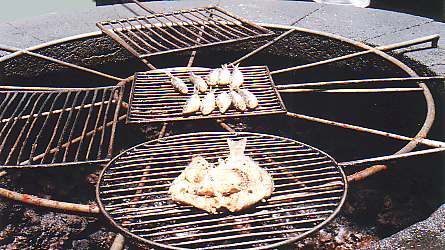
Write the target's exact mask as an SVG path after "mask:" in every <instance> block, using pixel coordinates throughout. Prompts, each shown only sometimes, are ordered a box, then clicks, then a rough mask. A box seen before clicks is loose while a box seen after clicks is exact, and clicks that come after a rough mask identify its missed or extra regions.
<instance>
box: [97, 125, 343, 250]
mask: <svg viewBox="0 0 445 250" xmlns="http://www.w3.org/2000/svg"><path fill="white" fill-rule="evenodd" d="M227 138H232V139H240V138H247V146H246V155H248V156H250V157H252V158H253V159H254V160H255V161H256V162H258V163H259V165H260V166H261V167H263V168H265V169H267V171H269V173H270V174H271V175H272V177H273V179H274V183H275V191H274V192H273V194H272V196H271V197H270V198H269V199H268V200H267V202H264V203H260V204H258V205H257V206H255V207H253V208H250V209H247V210H245V211H241V212H238V213H234V214H226V213H222V214H218V215H210V214H208V213H206V212H203V211H201V210H199V209H196V208H194V207H191V206H185V205H180V204H176V203H174V202H172V201H171V200H170V197H169V194H168V188H169V186H170V184H171V182H172V181H173V180H174V178H175V177H177V176H178V175H179V174H180V173H181V171H182V170H183V169H184V168H185V166H186V165H187V164H188V163H189V162H190V160H191V158H192V156H194V155H201V156H203V157H205V158H206V159H207V160H209V161H210V162H216V161H217V160H218V158H225V157H226V156H227V155H228V146H227V142H226V140H227ZM346 188H347V182H346V178H345V175H344V173H343V171H342V169H341V168H339V167H338V166H337V163H336V162H335V161H334V160H333V159H332V158H331V157H330V156H328V155H327V154H325V153H324V152H322V151H320V150H318V149H315V148H313V147H310V146H308V145H305V144H303V143H300V142H297V141H295V140H291V139H287V138H283V137H278V136H273V135H266V134H257V133H248V132H240V133H236V134H233V133H228V132H201V133H192V134H181V135H177V136H170V137H166V138H162V139H157V140H153V141H149V142H146V143H143V144H140V145H138V146H136V147H133V148H131V149H129V150H127V151H125V152H123V153H121V154H120V155H118V156H117V157H115V158H114V159H113V160H112V161H111V162H110V163H109V164H108V166H107V167H106V168H105V169H104V170H103V171H102V173H101V176H100V180H99V184H98V185H97V193H96V194H97V200H98V201H99V206H100V208H101V210H102V212H103V213H104V214H105V216H106V217H107V218H108V219H109V220H110V221H111V223H112V224H114V225H115V226H117V227H118V228H119V229H120V230H121V231H122V232H123V233H125V234H126V235H128V236H129V237H132V238H137V239H138V240H141V241H144V242H146V243H150V244H154V245H157V246H161V247H166V248H173V249H175V248H192V249H194V248H200V249H215V248H226V249H233V248H264V247H267V248H269V247H274V246H278V245H282V244H286V243H290V242H292V241H295V240H297V239H299V238H301V237H303V236H305V235H307V234H309V233H311V232H312V231H314V230H316V229H318V228H320V227H321V226H323V225H324V224H325V223H327V222H328V221H330V220H331V219H332V218H333V217H334V216H335V215H336V214H337V212H338V211H339V209H340V207H341V205H342V204H343V202H344V199H345V196H346Z"/></svg>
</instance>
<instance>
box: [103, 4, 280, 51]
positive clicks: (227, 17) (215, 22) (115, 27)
mask: <svg viewBox="0 0 445 250" xmlns="http://www.w3.org/2000/svg"><path fill="white" fill-rule="evenodd" d="M96 25H97V27H99V28H100V29H101V30H102V32H104V33H105V34H107V35H108V36H110V37H111V38H112V39H114V40H115V41H116V42H118V43H119V44H120V45H122V46H123V47H124V48H126V49H127V50H128V51H130V52H131V53H132V54H133V55H135V56H136V57H139V58H145V57H149V56H152V55H159V54H164V53H170V52H175V51H181V50H190V49H196V48H200V47H204V46H210V45H216V44H223V43H230V42H235V41H242V40H246V39H252V38H258V37H263V36H270V35H273V34H274V33H273V32H272V31H270V30H268V29H265V28H263V27H261V26H258V25H256V24H254V23H251V22H249V21H247V20H245V19H243V18H240V17H236V16H234V15H232V14H230V13H228V12H227V11H225V10H223V9H221V8H219V7H214V6H212V7H207V8H195V9H190V10H180V11H175V12H171V13H160V14H151V15H147V16H137V17H132V18H127V19H120V20H110V21H103V22H99V23H97V24H96Z"/></svg>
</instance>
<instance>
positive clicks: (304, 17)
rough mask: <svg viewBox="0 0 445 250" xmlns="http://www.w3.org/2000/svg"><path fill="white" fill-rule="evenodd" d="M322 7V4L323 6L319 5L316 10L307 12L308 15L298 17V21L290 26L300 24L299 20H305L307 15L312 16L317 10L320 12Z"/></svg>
mask: <svg viewBox="0 0 445 250" xmlns="http://www.w3.org/2000/svg"><path fill="white" fill-rule="evenodd" d="M322 8H323V5H321V6H320V7H318V8H317V9H315V10H313V11H311V12H309V13H307V14H306V15H304V16H302V17H300V18H298V19H297V20H296V21H294V22H292V23H291V24H290V26H294V25H296V24H298V23H299V22H301V21H303V20H304V19H306V18H307V17H309V16H311V15H312V14H315V13H316V12H318V11H319V10H321V9H322Z"/></svg>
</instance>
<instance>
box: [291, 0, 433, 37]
mask: <svg viewBox="0 0 445 250" xmlns="http://www.w3.org/2000/svg"><path fill="white" fill-rule="evenodd" d="M429 22H433V20H432V19H428V18H424V17H416V16H412V15H408V14H403V13H396V12H390V11H385V10H377V9H363V8H357V7H353V6H339V5H323V7H322V8H321V9H320V10H319V11H317V12H315V13H314V14H312V15H310V16H309V17H307V18H305V20H303V21H302V22H300V23H299V24H298V26H300V27H304V28H309V29H315V30H321V31H325V32H331V33H336V34H338V35H342V36H345V37H347V38H351V39H355V40H359V41H367V40H370V39H374V38H376V37H381V36H384V35H385V34H391V33H394V32H397V31H400V30H405V29H407V28H409V27H413V26H416V25H420V24H425V23H429Z"/></svg>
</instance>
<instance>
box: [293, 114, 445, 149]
mask: <svg viewBox="0 0 445 250" xmlns="http://www.w3.org/2000/svg"><path fill="white" fill-rule="evenodd" d="M287 116H289V117H293V118H299V119H303V120H308V121H312V122H318V123H322V124H327V125H331V126H336V127H341V128H346V129H352V130H354V131H359V132H366V133H370V134H375V135H381V136H384V137H388V138H393V139H397V140H403V141H413V140H414V141H417V142H419V143H421V144H424V145H427V146H430V147H435V148H442V147H445V142H440V141H435V140H430V139H423V138H411V137H408V136H403V135H398V134H393V133H388V132H384V131H380V130H377V129H370V128H365V127H360V126H356V125H351V124H347V123H341V122H336V121H331V120H327V119H322V118H317V117H312V116H308V115H301V114H295V113H291V112H288V113H287Z"/></svg>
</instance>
